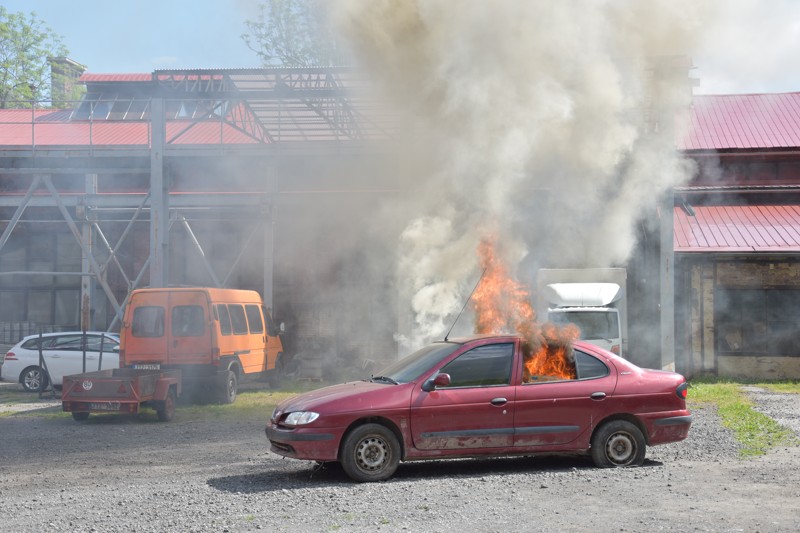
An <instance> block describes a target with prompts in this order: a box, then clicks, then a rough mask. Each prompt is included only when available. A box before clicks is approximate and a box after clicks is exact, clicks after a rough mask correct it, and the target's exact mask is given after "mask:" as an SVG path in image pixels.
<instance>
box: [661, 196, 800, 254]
mask: <svg viewBox="0 0 800 533" xmlns="http://www.w3.org/2000/svg"><path fill="white" fill-rule="evenodd" d="M692 210H693V211H694V216H690V215H689V214H687V212H686V211H684V210H683V209H682V208H680V207H676V208H675V212H674V221H675V238H674V242H675V251H676V252H690V253H691V252H694V253H696V252H706V253H708V252H776V253H785V252H800V205H759V206H746V205H733V206H731V205H726V206H693V207H692Z"/></svg>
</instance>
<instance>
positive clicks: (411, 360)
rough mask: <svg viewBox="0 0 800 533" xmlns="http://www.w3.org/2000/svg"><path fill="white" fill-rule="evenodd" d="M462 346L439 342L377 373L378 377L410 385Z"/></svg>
mask: <svg viewBox="0 0 800 533" xmlns="http://www.w3.org/2000/svg"><path fill="white" fill-rule="evenodd" d="M459 346H461V345H460V344H455V343H452V342H437V343H434V344H431V345H429V346H426V347H424V348H421V349H419V350H417V351H416V352H414V353H412V354H411V355H409V356H406V357H404V358H403V359H400V360H399V361H397V362H396V363H393V364H391V365H389V366H388V367H386V368H385V369H383V370H382V371H381V372H378V373H376V374H375V375H376V376H384V377H387V378H391V379H393V380H394V381H396V382H398V383H408V382H409V381H414V380H415V379H418V378H419V377H420V376H421V375H422V374H424V373H425V371H427V370H428V369H430V368H431V367H432V366H434V365H435V364H436V363H438V362H439V361H441V360H442V359H444V358H445V357H447V356H448V355H450V354H451V353H453V352H454V351H455V350H456V348H458V347H459Z"/></svg>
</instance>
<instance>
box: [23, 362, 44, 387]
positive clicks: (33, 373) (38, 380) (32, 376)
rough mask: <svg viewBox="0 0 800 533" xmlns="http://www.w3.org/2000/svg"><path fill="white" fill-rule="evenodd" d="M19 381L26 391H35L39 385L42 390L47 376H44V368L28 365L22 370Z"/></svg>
mask: <svg viewBox="0 0 800 533" xmlns="http://www.w3.org/2000/svg"><path fill="white" fill-rule="evenodd" d="M19 382H20V383H21V384H22V388H23V389H25V390H26V391H28V392H36V391H38V390H39V387H40V386H41V388H42V390H44V389H45V388H47V376H45V374H44V370H42V368H41V367H38V366H29V367H28V368H26V369H25V370H23V371H22V374H21V375H20V377H19Z"/></svg>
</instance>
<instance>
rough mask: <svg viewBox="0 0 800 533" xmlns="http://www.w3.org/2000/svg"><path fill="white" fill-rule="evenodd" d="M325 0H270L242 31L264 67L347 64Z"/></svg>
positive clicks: (260, 7)
mask: <svg viewBox="0 0 800 533" xmlns="http://www.w3.org/2000/svg"><path fill="white" fill-rule="evenodd" d="M331 4H332V3H331V2H325V1H324V0H267V1H266V2H263V3H261V4H259V6H258V9H259V13H258V17H257V19H256V20H248V21H245V26H247V28H248V29H249V30H250V31H249V33H244V34H242V39H244V42H245V43H246V44H247V46H248V48H250V49H251V50H253V51H254V52H255V53H256V54H258V57H259V58H260V59H261V63H262V65H263V66H265V67H274V66H283V67H331V66H341V65H345V64H347V63H348V59H347V53H346V52H345V50H344V47H343V45H342V40H341V39H340V38H339V37H338V36H337V34H336V31H335V29H334V28H333V25H332V24H331V23H330V18H329V13H328V11H327V9H328V6H330V5H331Z"/></svg>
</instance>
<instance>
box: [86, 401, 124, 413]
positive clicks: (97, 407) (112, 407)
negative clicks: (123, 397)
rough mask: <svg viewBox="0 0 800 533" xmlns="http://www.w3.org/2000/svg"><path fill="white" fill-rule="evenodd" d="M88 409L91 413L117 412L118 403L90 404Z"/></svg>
mask: <svg viewBox="0 0 800 533" xmlns="http://www.w3.org/2000/svg"><path fill="white" fill-rule="evenodd" d="M89 408H90V409H92V410H93V411H119V402H92V403H90V404H89Z"/></svg>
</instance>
